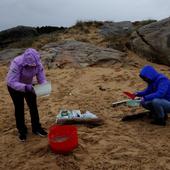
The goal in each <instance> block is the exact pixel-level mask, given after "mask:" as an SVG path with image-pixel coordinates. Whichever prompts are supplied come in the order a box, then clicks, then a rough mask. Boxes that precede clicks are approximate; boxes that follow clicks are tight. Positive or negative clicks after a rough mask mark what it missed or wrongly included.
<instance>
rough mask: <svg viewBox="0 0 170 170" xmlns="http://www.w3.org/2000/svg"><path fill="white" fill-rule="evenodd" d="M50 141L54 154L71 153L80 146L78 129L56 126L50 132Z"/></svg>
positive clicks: (69, 126) (68, 126)
mask: <svg viewBox="0 0 170 170" xmlns="http://www.w3.org/2000/svg"><path fill="white" fill-rule="evenodd" d="M48 141H49V145H50V148H51V150H52V151H53V152H54V153H61V154H66V153H69V152H71V151H72V150H73V149H75V148H76V147H77V146H78V135H77V127H76V126H72V125H63V126H62V125H54V126H52V127H51V128H50V130H49V134H48Z"/></svg>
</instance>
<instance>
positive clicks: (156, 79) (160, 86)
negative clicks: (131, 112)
mask: <svg viewBox="0 0 170 170" xmlns="http://www.w3.org/2000/svg"><path fill="white" fill-rule="evenodd" d="M139 76H140V77H141V78H142V79H143V80H144V81H145V82H146V83H147V88H146V89H145V90H143V91H140V92H137V93H135V95H136V96H138V97H141V99H142V100H141V105H142V106H143V107H144V108H146V109H148V110H150V113H151V116H152V117H153V118H154V120H153V121H152V122H151V123H152V124H156V125H162V126H165V125H166V120H167V118H168V116H167V114H168V113H169V112H170V80H169V79H168V78H167V77H166V76H165V75H163V74H161V73H159V72H157V71H156V70H155V69H154V68H153V67H152V66H149V65H147V66H144V67H143V68H142V70H141V71H140V74H139Z"/></svg>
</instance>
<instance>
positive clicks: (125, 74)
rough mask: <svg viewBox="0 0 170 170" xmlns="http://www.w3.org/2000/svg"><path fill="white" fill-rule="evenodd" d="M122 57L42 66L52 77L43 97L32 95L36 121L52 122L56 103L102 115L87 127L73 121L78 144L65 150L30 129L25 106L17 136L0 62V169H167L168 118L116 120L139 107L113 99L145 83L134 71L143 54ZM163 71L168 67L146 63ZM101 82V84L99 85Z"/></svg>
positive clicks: (46, 125) (169, 165) (169, 157)
mask: <svg viewBox="0 0 170 170" xmlns="http://www.w3.org/2000/svg"><path fill="white" fill-rule="evenodd" d="M128 57H129V58H128V60H127V61H128V62H127V63H123V64H121V63H120V64H119V63H118V64H115V65H113V66H109V67H87V68H81V69H78V68H65V69H50V70H47V69H46V75H47V79H48V80H51V82H52V89H53V90H52V93H51V95H50V96H49V97H44V98H38V108H39V115H40V120H41V123H42V126H43V127H44V128H46V129H47V130H48V129H49V127H50V126H52V125H53V124H55V117H56V114H57V113H58V112H59V109H60V108H66V109H80V110H81V111H82V112H84V111H86V110H89V111H90V112H92V113H94V114H96V115H97V116H99V117H100V118H102V119H103V120H104V125H102V126H98V127H93V128H89V127H87V126H84V125H78V126H77V127H78V137H79V145H78V148H76V149H75V150H74V151H73V152H72V153H70V154H68V155H59V154H58V155H57V154H54V153H52V152H51V151H50V149H49V146H48V140H47V138H41V137H38V136H36V135H33V134H32V132H31V124H30V115H29V111H28V108H27V106H26V105H25V106H26V109H25V118H26V124H27V127H28V130H29V134H28V139H27V141H26V142H25V143H21V142H20V141H19V140H18V138H17V130H16V127H15V118H14V107H13V104H12V100H11V98H10V96H9V94H8V91H7V88H6V83H5V76H6V73H7V70H8V66H6V65H1V67H0V91H1V94H0V95H1V98H0V133H1V136H0V169H1V170H47V169H50V170H79V169H81V170H84V169H88V170H97V169H101V170H107V169H112V170H167V169H170V143H169V140H170V130H169V129H170V123H169V121H168V122H167V126H166V127H159V126H156V125H151V124H150V120H149V119H142V120H136V121H133V122H122V121H121V118H122V117H123V116H124V115H130V114H134V113H138V112H140V111H143V109H142V108H140V107H128V106H126V105H121V106H117V107H114V108H113V107H111V104H112V102H113V101H118V100H123V99H126V96H124V95H123V91H131V92H134V91H136V90H140V89H143V88H144V87H145V84H144V82H142V81H141V79H140V78H139V77H138V74H139V70H140V68H141V67H142V66H143V65H145V64H146V63H147V64H148V62H146V61H145V60H144V59H141V58H139V57H138V56H134V55H133V54H132V53H131V54H129V56H128ZM152 65H153V66H154V67H155V68H156V69H157V70H158V71H160V72H162V73H164V74H166V75H167V76H168V75H169V68H168V67H166V66H163V65H157V64H152ZM100 87H102V88H103V89H104V90H100Z"/></svg>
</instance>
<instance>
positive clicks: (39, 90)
mask: <svg viewBox="0 0 170 170" xmlns="http://www.w3.org/2000/svg"><path fill="white" fill-rule="evenodd" d="M51 89H52V88H51V82H47V83H44V84H39V85H35V86H34V91H35V94H36V95H37V96H49V95H50V93H51Z"/></svg>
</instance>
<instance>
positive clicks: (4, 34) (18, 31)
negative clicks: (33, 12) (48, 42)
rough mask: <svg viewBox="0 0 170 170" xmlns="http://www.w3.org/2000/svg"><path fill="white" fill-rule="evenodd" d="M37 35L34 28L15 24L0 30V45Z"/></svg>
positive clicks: (3, 45)
mask: <svg viewBox="0 0 170 170" xmlns="http://www.w3.org/2000/svg"><path fill="white" fill-rule="evenodd" d="M36 35H38V32H37V30H36V28H33V27H26V26H17V27H14V28H11V29H8V30H4V31H1V32H0V47H5V46H7V45H8V44H10V43H13V42H17V41H20V40H21V39H22V38H28V37H34V36H36Z"/></svg>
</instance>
